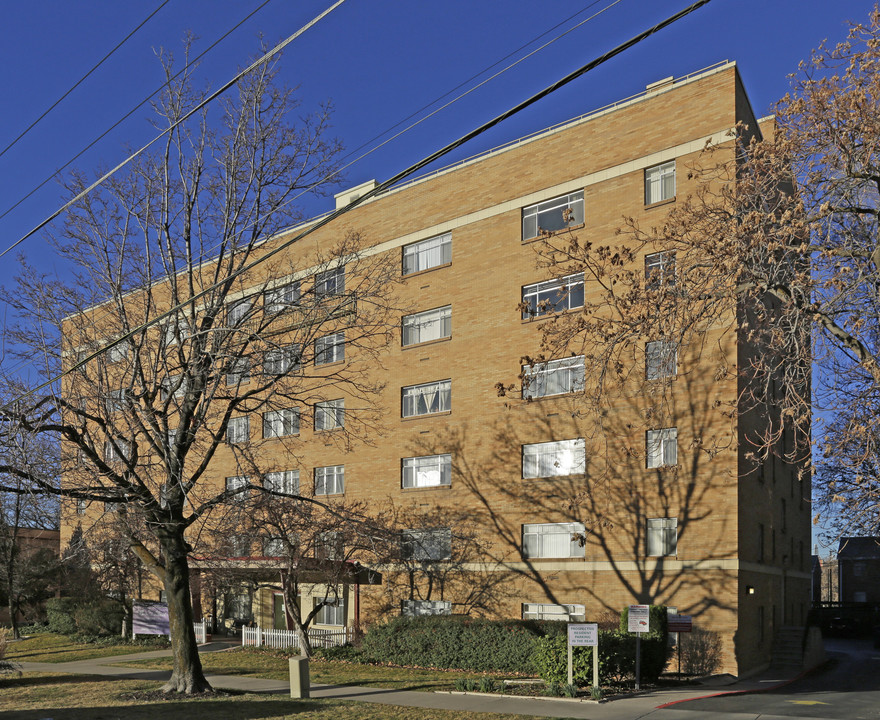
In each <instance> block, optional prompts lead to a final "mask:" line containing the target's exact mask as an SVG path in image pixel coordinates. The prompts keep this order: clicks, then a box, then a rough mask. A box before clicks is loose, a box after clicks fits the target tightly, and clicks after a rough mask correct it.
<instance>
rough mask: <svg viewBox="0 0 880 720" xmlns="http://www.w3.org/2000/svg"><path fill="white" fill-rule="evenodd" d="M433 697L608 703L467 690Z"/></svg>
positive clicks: (583, 699)
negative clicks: (462, 696) (452, 696)
mask: <svg viewBox="0 0 880 720" xmlns="http://www.w3.org/2000/svg"><path fill="white" fill-rule="evenodd" d="M434 694H435V695H474V696H476V697H485V698H507V699H508V700H544V701H547V700H550V701H558V702H568V703H587V704H588V705H599V704H601V703H605V702H608V700H606V699H604V698H603V699H602V700H593V699H592V698H567V697H550V696H549V695H507V694H506V693H481V692H472V691H471V692H469V691H467V690H435V691H434Z"/></svg>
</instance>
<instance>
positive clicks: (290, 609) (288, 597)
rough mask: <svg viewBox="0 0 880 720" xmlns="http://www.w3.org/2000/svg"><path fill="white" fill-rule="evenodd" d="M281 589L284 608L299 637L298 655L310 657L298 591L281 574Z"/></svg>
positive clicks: (310, 645)
mask: <svg viewBox="0 0 880 720" xmlns="http://www.w3.org/2000/svg"><path fill="white" fill-rule="evenodd" d="M282 589H283V590H284V609H285V611H286V612H287V618H288V621H289V622H290V624H291V625H293V629H294V630H296V634H297V637H298V638H299V652H300V655H302V656H304V657H307V658H311V657H312V644H311V643H310V642H309V629H308V627H307V626H304V625H303V619H302V608H301V607H300V606H299V591H298V588H297V586H296V585H295V584H293V583H291V584H288V582H287V578H286V577H284V576H282Z"/></svg>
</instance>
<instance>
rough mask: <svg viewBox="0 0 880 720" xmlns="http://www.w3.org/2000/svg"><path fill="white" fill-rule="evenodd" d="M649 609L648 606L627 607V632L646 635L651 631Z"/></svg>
mask: <svg viewBox="0 0 880 720" xmlns="http://www.w3.org/2000/svg"><path fill="white" fill-rule="evenodd" d="M650 616H651V613H650V607H649V606H648V605H630V606H629V628H628V629H629V631H630V632H634V633H646V632H649V631H650V629H651V625H650Z"/></svg>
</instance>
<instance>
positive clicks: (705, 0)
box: [3, 0, 711, 411]
mask: <svg viewBox="0 0 880 720" xmlns="http://www.w3.org/2000/svg"><path fill="white" fill-rule="evenodd" d="M710 2H711V0H698V2H695V3H693V4H692V5H689V6H688V7H686V8H685V9H684V10H680V11H679V12H677V13H675V14H674V15H672V16H670V17H668V18H666V20H663V21H662V22H659V23H657V24H656V25H654V26H653V27H651V28H648V29H647V30H645V31H643V32H641V33H639V34H638V35H636V36H635V37H632V38H630V39H629V40H627V41H626V42H625V43H623V44H621V45H618V46H617V47H615V48H614V49H613V50H609V51H608V52H607V53H605V54H603V55H600V56H599V57H597V58H596V59H594V60H591V61H590V62H588V63H587V64H586V65H582V66H581V67H579V68H578V69H577V70H575V71H573V72H571V73H569V74H568V75H566V76H565V77H563V78H561V79H560V80H557V81H556V82H555V83H553V84H552V85H548V86H547V87H546V88H544V89H543V90H541V91H540V92H538V93H536V94H534V95H532V96H531V97H529V98H527V99H526V100H523V101H522V102H520V103H518V104H517V105H514V106H513V107H512V108H510V109H509V110H506V111H504V112H503V113H501V114H500V115H498V116H496V117H494V118H493V119H492V120H489V121H488V122H485V123H483V124H482V125H480V126H479V127H477V128H475V129H474V130H471V131H470V132H469V133H467V134H466V135H462V136H461V137H460V138H459V139H458V140H454V141H453V142H451V143H449V144H448V145H445V146H444V147H442V148H440V149H439V150H437V151H435V152H433V153H431V154H430V155H428V156H427V157H425V158H423V159H422V160H419V161H418V162H417V163H415V164H414V165H410V166H409V167H408V168H406V169H405V170H401V171H400V172H399V173H397V174H396V175H394V176H393V177H391V178H389V179H388V180H385V181H384V182H382V183H380V184H379V185H377V186H376V187H375V188H373V189H372V190H370V191H369V192H366V193H364V194H363V195H361V196H360V197H358V198H356V199H354V200H352V201H351V202H350V203H348V205H345V206H344V207H341V208H339V209H338V210H334V211H333V212H331V213H329V214H328V215H325V216H324V217H323V218H321V219H320V220H319V221H317V222H316V223H315V224H314V225H311V226H310V227H309V228H308V229H306V230H303V231H302V232H301V233H299V234H297V235H295V236H294V237H292V238H290V239H289V240H285V241H284V242H283V243H281V244H280V245H278V247H276V248H275V249H274V250H271V251H269V252H268V253H266V254H265V255H263V256H262V257H259V258H257V259H256V260H254V261H253V262H252V263H249V264H248V265H245V266H244V267H242V268H239V269H238V270H236V271H235V272H233V273H231V274H230V275H229V276H228V277H226V278H224V279H223V280H221V281H219V282H216V283H214V284H212V285H209V286H208V287H206V288H205V289H204V290H201V291H200V292H198V293H196V294H195V295H193V296H192V297H190V298H188V299H187V300H186V301H184V302H182V303H178V304H177V305H175V306H173V307H172V308H170V309H169V310H166V311H165V312H164V313H161V314H160V315H157V316H156V317H154V318H153V319H152V320H147V321H146V322H144V323H141V324H140V325H138V326H137V327H135V328H132V329H131V330H129V331H128V332H127V333H125V334H123V335H120V336H119V337H118V338H116V339H115V340H113V341H112V342H109V343H107V344H106V345H104V346H102V347H100V348H98V349H97V350H94V351H93V352H91V353H89V354H88V355H86V356H84V357H82V358H80V359H79V360H78V361H77V362H75V363H74V364H73V365H71V366H70V367H69V368H67V369H66V370H64V371H62V372H61V373H59V374H58V375H56V376H55V377H53V378H50V379H49V380H47V381H46V382H44V383H42V384H41V385H38V386H37V387H35V388H33V389H31V390H28V391H27V392H25V393H22V394H21V395H19V396H18V397H17V398H15V399H14V400H12V401H11V402H10V403H7V405H6V406H5V407H4V408H3V410H4V411H5V410H6V408H9V407H12V406H13V405H14V404H15V403H17V402H20V401H21V400H24V399H25V398H27V397H29V396H31V395H34V394H35V393H38V392H39V391H40V390H42V389H44V388H47V387H49V386H50V385H52V384H53V383H55V382H57V381H58V380H60V379H61V378H62V377H64V376H65V375H68V374H69V373H72V372H74V371H76V370H78V369H79V368H81V367H82V366H83V365H85V364H86V363H88V362H91V361H92V360H94V359H95V358H97V357H98V356H99V355H101V354H103V353H105V352H107V351H108V350H110V349H111V348H114V347H116V346H117V345H119V343H121V342H123V341H124V340H128V339H129V338H131V337H132V336H134V335H136V334H138V333H141V332H144V331H145V330H147V329H148V328H150V327H152V326H153V325H156V324H157V323H160V322H162V321H163V320H164V319H165V318H167V317H170V316H171V315H174V314H175V313H177V312H178V311H179V310H181V309H183V308H184V307H186V306H187V305H189V304H190V303H192V302H193V301H195V300H199V299H200V298H203V297H204V296H205V295H207V294H208V293H209V292H212V291H213V290H216V289H217V288H218V287H220V285H222V284H224V283H226V282H228V281H229V280H230V279H232V278H236V277H239V276H240V275H244V274H245V273H248V272H250V271H251V270H253V269H254V268H255V267H256V266H257V265H260V264H261V263H264V262H266V260H268V259H269V258H271V257H273V256H275V255H277V254H278V253H280V252H282V251H283V250H286V249H287V248H288V247H290V246H291V245H293V244H294V243H295V242H298V241H299V240H302V239H303V238H304V237H306V236H307V235H310V234H311V233H313V232H315V230H318V229H319V228H322V227H324V226H325V225H327V224H328V223H331V222H333V221H334V220H335V219H336V218H338V217H340V216H341V215H344V214H345V213H347V212H348V211H349V210H352V209H354V208H355V207H357V206H358V205H360V204H361V203H363V202H365V201H367V200H369V199H370V198H371V197H374V196H376V195H378V194H379V193H381V192H384V191H385V190H388V189H389V188H390V187H391V186H393V185H395V184H396V183H398V182H400V181H401V180H403V179H405V178H407V177H409V176H410V175H412V174H414V173H416V172H418V171H419V170H421V169H422V168H423V167H425V166H426V165H429V164H430V163H432V162H434V161H435V160H438V159H439V158H441V157H443V156H444V155H447V154H448V153H450V152H452V151H453V150H455V149H456V148H458V147H460V146H461V145H463V144H464V143H466V142H468V141H469V140H472V139H473V138H475V137H477V136H478V135H481V134H482V133H484V132H486V131H487V130H489V129H491V128H493V127H495V126H496V125H498V124H499V123H501V122H503V121H504V120H506V119H507V118H509V117H512V116H513V115H516V114H517V113H519V112H521V111H522V110H525V109H526V108H527V107H529V106H531V105H534V104H535V103H536V102H538V101H539V100H542V99H543V98H545V97H546V96H547V95H549V94H551V93H553V92H555V91H556V90H558V89H559V88H561V87H563V86H565V85H568V84H569V83H570V82H572V81H574V80H576V79H577V78H579V77H580V76H581V75H584V74H586V73H588V72H590V71H591V70H593V69H595V68H597V67H598V66H599V65H602V64H603V63H606V62H608V61H609V60H610V59H612V58H614V57H616V56H617V55H620V54H621V53H622V52H624V51H626V50H628V49H629V48H631V47H633V46H634V45H637V44H638V43H640V42H642V41H643V40H645V39H646V38H648V37H650V36H651V35H653V34H654V33H657V32H659V31H660V30H663V29H664V28H666V27H668V26H669V25H672V24H673V23H675V22H677V21H678V20H681V19H682V18H683V17H685V16H686V15H690V14H691V13H692V12H694V11H695V10H698V9H699V8H701V7H703V5H707V4H709V3H710Z"/></svg>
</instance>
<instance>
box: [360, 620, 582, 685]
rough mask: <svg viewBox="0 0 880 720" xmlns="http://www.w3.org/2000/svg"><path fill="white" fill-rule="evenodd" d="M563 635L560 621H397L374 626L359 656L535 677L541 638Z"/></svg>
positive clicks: (395, 662)
mask: <svg viewBox="0 0 880 720" xmlns="http://www.w3.org/2000/svg"><path fill="white" fill-rule="evenodd" d="M564 633H565V624H564V623H558V622H540V621H534V620H484V619H475V618H463V617H443V616H427V617H398V618H394V619H393V620H391V621H389V622H387V623H383V624H382V625H374V626H372V627H371V628H370V630H369V631H368V632H367V634H366V635H365V636H364V639H363V643H362V645H361V649H360V650H361V652H360V655H361V657H362V658H363V659H364V660H366V661H368V662H379V663H382V662H390V663H394V664H395V665H417V666H420V667H439V668H449V669H457V670H477V671H493V670H497V671H502V672H517V673H534V672H535V670H536V668H535V664H534V657H535V652H536V650H537V642H538V640H540V639H541V638H543V637H546V636H552V635H560V636H561V635H563V634H564Z"/></svg>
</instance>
